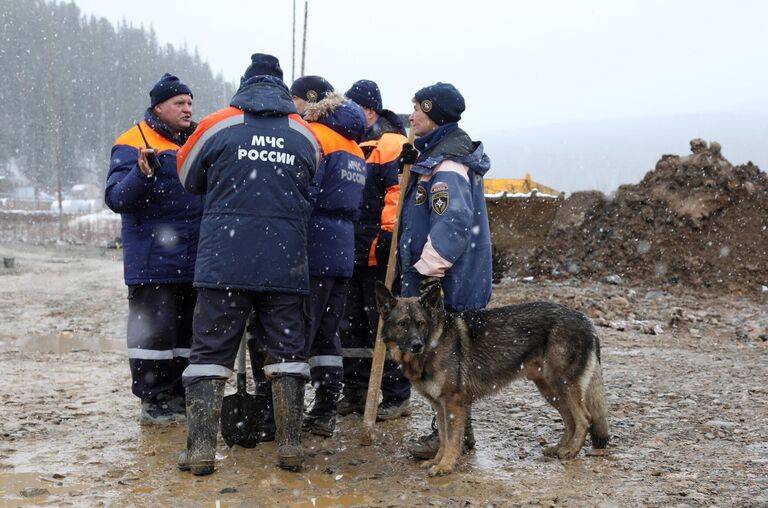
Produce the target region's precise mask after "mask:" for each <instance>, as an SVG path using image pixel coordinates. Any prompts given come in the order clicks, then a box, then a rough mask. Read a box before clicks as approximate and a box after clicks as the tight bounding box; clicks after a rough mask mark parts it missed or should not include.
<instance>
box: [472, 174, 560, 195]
mask: <svg viewBox="0 0 768 508" xmlns="http://www.w3.org/2000/svg"><path fill="white" fill-rule="evenodd" d="M483 183H484V185H485V195H486V197H502V196H505V195H506V196H507V197H514V195H515V194H522V195H526V196H528V195H530V194H531V193H532V192H533V191H536V194H537V195H539V196H542V195H546V196H551V197H553V198H556V197H560V195H561V194H562V193H561V192H560V191H557V190H555V189H553V188H552V187H547V186H546V185H543V184H540V183H538V182H536V181H534V180H533V179H532V178H531V175H530V173H526V174H525V178H486V179H485V180H484V181H483Z"/></svg>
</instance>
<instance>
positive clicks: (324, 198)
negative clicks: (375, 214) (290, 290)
mask: <svg viewBox="0 0 768 508" xmlns="http://www.w3.org/2000/svg"><path fill="white" fill-rule="evenodd" d="M303 117H304V119H305V120H307V121H308V122H310V123H309V126H310V128H311V129H312V131H313V132H314V133H315V135H316V136H317V138H318V140H319V141H320V145H321V148H322V152H323V157H322V160H321V162H320V167H319V168H318V170H317V173H316V174H315V178H314V179H313V181H312V187H311V191H310V196H311V200H312V215H311V217H310V219H309V274H310V275H312V276H314V277H352V270H353V269H354V263H355V221H356V220H357V219H358V217H359V215H360V204H361V202H362V199H363V187H364V186H365V178H366V166H365V158H364V156H363V151H362V150H361V149H360V147H359V146H358V145H357V141H358V140H359V139H360V138H361V137H362V136H363V134H364V133H365V128H366V121H365V115H364V113H363V110H362V109H361V108H360V106H358V105H357V104H355V103H354V102H352V101H350V100H346V99H345V98H344V97H343V96H342V95H339V94H336V93H329V94H327V95H326V96H325V98H323V100H321V101H319V102H316V103H310V104H309V105H308V107H307V109H306V111H304V114H303Z"/></svg>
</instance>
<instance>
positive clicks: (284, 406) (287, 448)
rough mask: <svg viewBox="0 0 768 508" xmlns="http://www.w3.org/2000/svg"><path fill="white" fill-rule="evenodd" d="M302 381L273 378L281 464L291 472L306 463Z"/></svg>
mask: <svg viewBox="0 0 768 508" xmlns="http://www.w3.org/2000/svg"><path fill="white" fill-rule="evenodd" d="M305 385H306V381H305V380H304V379H302V378H298V377H291V376H280V377H276V378H273V379H272V401H273V404H274V413H275V424H276V426H277V429H276V434H275V438H276V439H277V465H278V466H279V467H281V468H282V469H286V470H288V471H298V470H299V469H301V466H302V464H303V462H304V453H303V452H302V450H301V419H302V416H303V415H304V386H305Z"/></svg>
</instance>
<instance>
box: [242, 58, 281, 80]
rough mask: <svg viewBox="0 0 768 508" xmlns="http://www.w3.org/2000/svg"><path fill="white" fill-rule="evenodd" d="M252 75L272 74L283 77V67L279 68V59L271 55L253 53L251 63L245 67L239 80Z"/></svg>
mask: <svg viewBox="0 0 768 508" xmlns="http://www.w3.org/2000/svg"><path fill="white" fill-rule="evenodd" d="M254 76H274V77H276V78H279V79H281V80H282V79H283V69H281V68H280V61H279V60H278V59H277V58H275V57H274V56H272V55H267V54H264V53H254V54H252V55H251V65H249V66H248V68H247V69H245V74H243V78H242V79H241V80H240V81H241V82H243V81H245V80H246V79H249V78H252V77H254Z"/></svg>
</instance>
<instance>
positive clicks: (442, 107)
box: [415, 82, 466, 125]
mask: <svg viewBox="0 0 768 508" xmlns="http://www.w3.org/2000/svg"><path fill="white" fill-rule="evenodd" d="M415 98H416V102H418V103H419V107H421V110H422V111H423V112H424V113H426V114H427V116H428V117H429V118H431V119H432V121H433V122H435V123H436V124H437V125H445V124H447V123H451V122H458V121H459V120H461V113H462V112H463V111H464V109H465V107H466V106H465V105H464V97H462V95H461V94H460V93H459V91H458V90H456V87H455V86H453V85H451V84H450V83H440V82H437V83H435V84H434V85H431V86H428V87H425V88H422V89H421V90H419V91H418V92H416V95H415Z"/></svg>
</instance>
